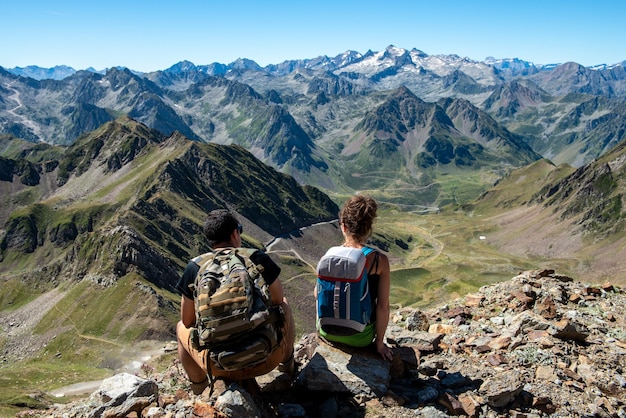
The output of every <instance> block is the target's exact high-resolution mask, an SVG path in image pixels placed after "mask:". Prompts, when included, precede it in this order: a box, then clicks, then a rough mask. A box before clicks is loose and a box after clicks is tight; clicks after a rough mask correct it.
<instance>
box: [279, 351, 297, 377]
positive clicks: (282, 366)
mask: <svg viewBox="0 0 626 418" xmlns="http://www.w3.org/2000/svg"><path fill="white" fill-rule="evenodd" d="M278 371H279V372H281V373H285V374H288V375H289V376H293V375H294V374H295V372H296V360H295V359H294V358H293V353H291V357H289V360H287V361H285V362H283V363H279V364H278Z"/></svg>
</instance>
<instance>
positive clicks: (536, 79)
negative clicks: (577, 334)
mask: <svg viewBox="0 0 626 418" xmlns="http://www.w3.org/2000/svg"><path fill="white" fill-rule="evenodd" d="M625 141H626V61H624V62H622V63H619V64H616V65H613V66H603V67H594V68H588V67H584V66H582V65H579V64H576V63H574V62H568V63H564V64H559V65H551V66H541V65H535V64H532V63H529V62H525V61H523V60H520V59H510V60H495V59H493V60H486V61H473V60H470V59H467V58H461V57H459V56H457V55H436V56H434V55H433V56H431V55H427V54H425V53H424V52H422V51H420V50H417V49H411V50H407V49H403V48H399V47H395V46H389V47H387V48H386V49H385V50H384V51H380V52H373V51H368V52H367V53H365V54H362V53H359V52H356V51H347V52H345V53H344V54H341V55H338V56H336V57H328V56H320V57H317V58H311V59H294V60H292V61H285V62H282V63H279V64H271V65H268V66H266V67H261V66H259V65H258V64H256V63H255V62H253V61H250V60H247V59H239V60H237V61H235V62H232V63H230V64H220V63H213V64H208V65H196V64H193V63H191V62H187V61H183V62H179V63H177V64H175V65H173V66H171V67H170V68H167V69H164V70H162V71H156V72H150V73H140V72H137V71H133V70H132V69H129V68H110V69H107V70H106V71H103V72H96V71H82V70H81V71H75V70H73V69H71V68H69V67H56V68H51V69H43V68H39V67H26V68H19V67H16V68H2V67H0V193H1V195H2V203H1V204H0V282H1V288H0V318H1V319H2V320H1V321H0V322H1V325H0V326H1V327H2V329H3V331H2V334H1V335H0V370H2V375H3V377H2V378H0V416H3V417H4V416H13V415H14V414H15V413H16V412H17V411H19V410H21V409H25V408H42V407H45V406H46V405H49V404H51V403H53V402H61V403H63V402H65V403H67V402H70V401H71V400H73V398H72V396H64V397H58V398H55V397H54V396H53V395H52V393H53V392H54V390H56V389H58V388H61V387H66V386H69V385H71V384H75V383H78V382H87V381H94V380H100V379H103V378H104V377H107V376H111V375H112V374H114V373H115V372H116V371H118V370H120V369H121V368H122V367H124V366H125V365H126V364H127V363H128V362H129V361H130V360H132V359H140V358H142V356H144V355H146V354H151V353H152V351H154V349H155V347H156V348H159V347H161V346H162V345H163V344H165V343H167V342H169V341H173V340H175V339H176V336H175V326H176V322H177V321H178V318H179V303H180V296H179V295H178V293H177V291H176V289H175V285H176V283H177V280H178V278H179V277H180V275H181V273H182V271H183V269H184V267H185V265H186V264H187V262H188V261H189V260H190V259H191V258H193V257H194V256H196V255H198V254H201V253H203V252H205V251H206V249H207V247H208V246H207V243H206V242H205V239H204V237H203V234H202V225H203V222H204V216H205V215H206V213H207V212H208V211H210V210H212V209H216V208H222V207H226V208H229V209H231V210H233V211H234V212H236V214H237V216H238V217H239V218H240V219H241V220H242V224H243V231H244V232H243V240H244V244H245V245H247V246H251V247H255V248H260V249H264V250H265V251H266V252H267V253H268V254H269V255H270V256H271V257H272V258H273V259H274V260H275V261H276V262H277V263H278V264H280V266H281V267H282V274H281V281H282V282H283V285H284V287H285V293H286V294H287V297H288V298H289V300H290V304H291V306H292V309H293V311H294V316H295V318H296V328H297V335H298V336H302V335H305V334H307V333H311V332H314V331H315V315H316V313H315V301H314V296H313V287H314V284H315V280H316V273H315V265H316V263H317V261H318V260H319V258H320V257H321V256H322V255H323V254H324V253H325V251H326V250H327V248H328V247H329V246H330V245H340V244H341V242H342V241H341V240H342V234H341V230H340V228H339V226H338V224H337V215H338V212H339V208H340V207H341V205H342V203H343V202H344V201H345V200H346V199H347V198H349V197H350V196H351V195H354V194H364V195H369V196H372V197H374V198H375V199H376V201H377V202H378V203H379V216H378V218H377V219H376V222H375V224H374V234H373V236H372V237H371V239H370V242H371V244H372V245H373V246H375V247H377V248H379V249H380V250H382V251H384V252H385V254H387V256H388V257H389V260H390V262H391V269H392V274H391V282H392V287H391V303H392V311H394V310H400V309H401V308H407V307H411V308H419V309H425V308H429V307H433V306H435V305H438V304H442V303H447V302H449V301H452V300H455V299H457V298H460V297H464V296H465V295H467V294H471V293H474V292H477V291H478V290H479V289H480V288H481V287H483V286H487V285H493V284H496V283H499V282H502V281H504V280H507V279H509V278H511V277H513V276H516V275H517V274H519V272H520V271H524V270H535V269H544V268H545V269H555V270H556V271H558V272H559V273H561V274H564V275H568V276H572V277H576V278H578V279H580V280H581V281H584V282H590V283H596V284H597V283H605V282H611V283H612V284H613V285H615V286H626V263H624V261H623V260H624V259H626V234H625V233H624V226H625V224H626V196H625V193H626V142H625ZM96 342H97V343H96ZM35 391H38V395H37V396H33V395H32V394H33V393H34V392H35Z"/></svg>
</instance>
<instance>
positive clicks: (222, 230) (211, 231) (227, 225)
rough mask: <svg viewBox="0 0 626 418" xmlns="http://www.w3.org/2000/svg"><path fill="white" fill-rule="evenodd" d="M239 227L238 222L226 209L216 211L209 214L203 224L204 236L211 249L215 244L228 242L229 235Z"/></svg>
mask: <svg viewBox="0 0 626 418" xmlns="http://www.w3.org/2000/svg"><path fill="white" fill-rule="evenodd" d="M238 226H239V221H238V220H237V218H235V215H233V214H232V213H231V212H230V211H228V210H227V209H216V210H213V211H211V212H209V215H208V216H207V219H206V221H205V222H204V236H205V237H206V238H207V240H208V241H209V245H210V246H211V247H212V246H214V245H215V244H219V243H221V242H225V241H228V240H230V234H232V233H233V231H234V230H235V229H237V227H238Z"/></svg>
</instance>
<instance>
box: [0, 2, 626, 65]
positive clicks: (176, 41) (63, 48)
mask: <svg viewBox="0 0 626 418" xmlns="http://www.w3.org/2000/svg"><path fill="white" fill-rule="evenodd" d="M624 16H626V2H613V1H611V2H609V1H606V0H600V1H596V2H594V3H592V4H589V3H588V2H583V1H579V0H573V1H562V0H554V1H550V2H545V1H539V0H529V1H527V2H524V3H522V4H512V3H509V2H501V1H492V0H483V1H480V0H466V1H463V0H449V1H445V2H427V3H426V2H425V3H424V4H421V2H414V3H405V2H397V1H391V2H387V3H384V4H382V7H381V4H380V3H375V2H373V1H371V0H364V1H363V0H362V1H358V2H357V1H344V2H330V1H327V0H321V1H318V2H316V3H314V4H312V5H309V4H306V3H297V2H296V3H293V2H287V1H284V0H281V1H273V2H254V1H249V0H245V1H239V2H231V3H228V4H227V3H226V2H219V3H215V4H212V3H211V2H206V1H205V2H202V1H198V0H191V1H187V2H184V3H182V2H181V3H176V4H174V3H173V2H165V1H162V0H155V1H145V0H140V1H125V2H124V1H120V0H112V1H110V2H107V3H89V2H78V1H68V0H60V1H56V2H45V1H43V0H35V1H28V0H25V1H23V2H10V3H8V4H4V5H3V13H2V18H0V19H1V22H2V25H1V26H0V35H1V36H2V39H4V41H3V42H2V45H1V46H0V66H2V67H5V68H14V67H27V66H29V65H36V66H39V67H43V68H51V67H54V66H57V65H67V66H70V67H72V68H74V69H76V70H82V69H86V68H89V67H93V68H94V69H96V70H103V69H105V68H111V67H116V66H122V67H127V68H130V69H132V70H136V71H143V72H149V71H156V70H163V69H166V68H169V67H171V66H172V65H174V64H176V63H178V62H180V61H184V60H187V61H191V62H193V63H194V64H196V65H206V64H211V63H214V62H219V63H223V64H229V63H231V62H233V61H235V60H237V59H238V58H247V59H251V60H253V61H255V62H256V63H258V64H259V65H261V66H266V65H268V64H278V63H280V62H283V61H286V60H296V59H308V58H315V57H318V56H322V55H327V56H331V57H334V56H336V55H339V54H342V53H344V52H346V51H348V50H353V51H357V52H360V53H365V52H367V51H368V50H372V51H382V50H384V49H385V48H386V47H388V46H389V45H394V46H396V47H399V48H404V49H408V50H410V49H413V48H416V49H419V50H421V51H423V52H425V53H426V54H428V55H446V54H456V55H459V56H461V57H467V58H469V59H472V60H476V61H482V60H484V59H485V58H486V57H488V56H491V57H494V58H497V59H502V58H519V59H523V60H525V61H530V62H533V63H535V64H556V63H564V62H569V61H573V62H576V63H578V64H581V65H584V66H593V65H600V64H607V65H613V64H617V63H620V62H622V61H624V60H626V51H623V50H622V49H621V48H622V43H623V42H622V41H623V40H624V37H625V36H624V34H623V27H624V23H625V21H626V18H625V17H624ZM8 40H10V41H8Z"/></svg>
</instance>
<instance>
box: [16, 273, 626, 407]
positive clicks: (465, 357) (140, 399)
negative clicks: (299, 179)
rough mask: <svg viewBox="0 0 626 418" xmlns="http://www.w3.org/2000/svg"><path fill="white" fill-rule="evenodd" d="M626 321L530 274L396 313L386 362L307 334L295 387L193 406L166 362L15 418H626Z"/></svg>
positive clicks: (276, 376)
mask: <svg viewBox="0 0 626 418" xmlns="http://www.w3.org/2000/svg"><path fill="white" fill-rule="evenodd" d="M625 315H626V295H625V294H624V291H623V290H621V289H620V288H617V287H616V286H614V285H612V284H610V283H604V284H601V285H594V286H591V285H589V284H585V283H582V282H580V281H574V280H572V279H571V278H569V277H564V276H561V275H559V274H556V273H555V272H553V271H550V270H543V271H528V272H523V273H521V274H519V275H518V276H516V277H514V278H512V279H511V280H508V281H506V282H502V283H499V284H496V285H491V286H485V287H483V288H481V289H480V290H479V291H478V292H477V293H475V294H471V295H467V296H466V297H464V298H462V299H459V300H457V301H454V302H451V303H449V304H447V305H444V306H440V307H438V308H434V309H429V310H424V311H419V310H415V309H408V308H407V309H402V310H400V311H397V312H395V313H394V314H393V315H392V318H391V322H390V326H389V329H388V332H387V341H388V343H389V344H390V345H391V346H392V347H393V348H394V361H393V362H385V361H383V360H382V359H380V358H379V357H378V356H377V354H375V353H373V352H371V351H368V350H362V351H358V350H349V349H346V348H342V347H333V346H330V345H328V344H327V343H324V342H321V341H320V340H319V339H318V338H317V337H316V336H315V335H314V334H307V335H305V336H304V337H303V338H302V340H301V341H299V343H298V344H297V346H296V359H297V360H298V363H299V367H298V371H297V373H296V374H295V376H293V377H289V376H287V375H284V374H280V373H278V372H272V373H270V374H268V375H266V376H263V377H259V378H257V379H256V381H251V382H238V383H237V382H236V383H232V384H227V383H226V382H222V381H218V382H216V385H215V387H214V390H213V391H212V392H211V391H209V390H206V391H205V392H204V393H203V394H202V395H198V396H196V395H193V394H191V392H190V391H189V387H188V385H187V382H186V381H185V379H184V374H183V373H182V370H181V368H180V366H179V365H178V364H174V365H173V366H172V367H171V368H170V369H169V370H167V371H166V372H164V373H158V374H154V373H152V374H151V375H150V376H149V378H148V379H144V378H139V377H137V376H132V375H129V376H126V375H118V376H115V377H114V378H113V379H117V381H115V383H114V384H112V386H111V382H109V383H108V384H109V387H108V388H107V387H106V385H105V384H103V387H101V388H100V389H99V390H98V391H96V392H94V393H93V394H92V395H91V396H90V397H89V398H88V399H85V400H82V401H77V402H74V403H72V404H70V405H52V406H51V407H50V408H49V409H47V410H45V411H24V412H23V413H21V414H20V416H22V417H27V416H29V417H43V416H46V417H63V418H72V417H87V416H88V417H139V416H141V417H152V418H157V417H168V418H174V417H189V416H193V417H254V416H260V417H324V418H332V417H365V418H370V417H371V418H373V417H392V418H393V417H409V416H414V417H448V416H467V417H505V416H514V417H542V416H552V417H626V356H625V354H626V324H625ZM144 372H148V371H147V370H144ZM146 374H149V373H146ZM120 379H121V380H124V381H125V384H127V385H128V386H127V390H123V388H124V387H125V386H124V384H121V383H120V382H119V380H120ZM105 383H106V381H105ZM111 387H113V388H114V389H111Z"/></svg>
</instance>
